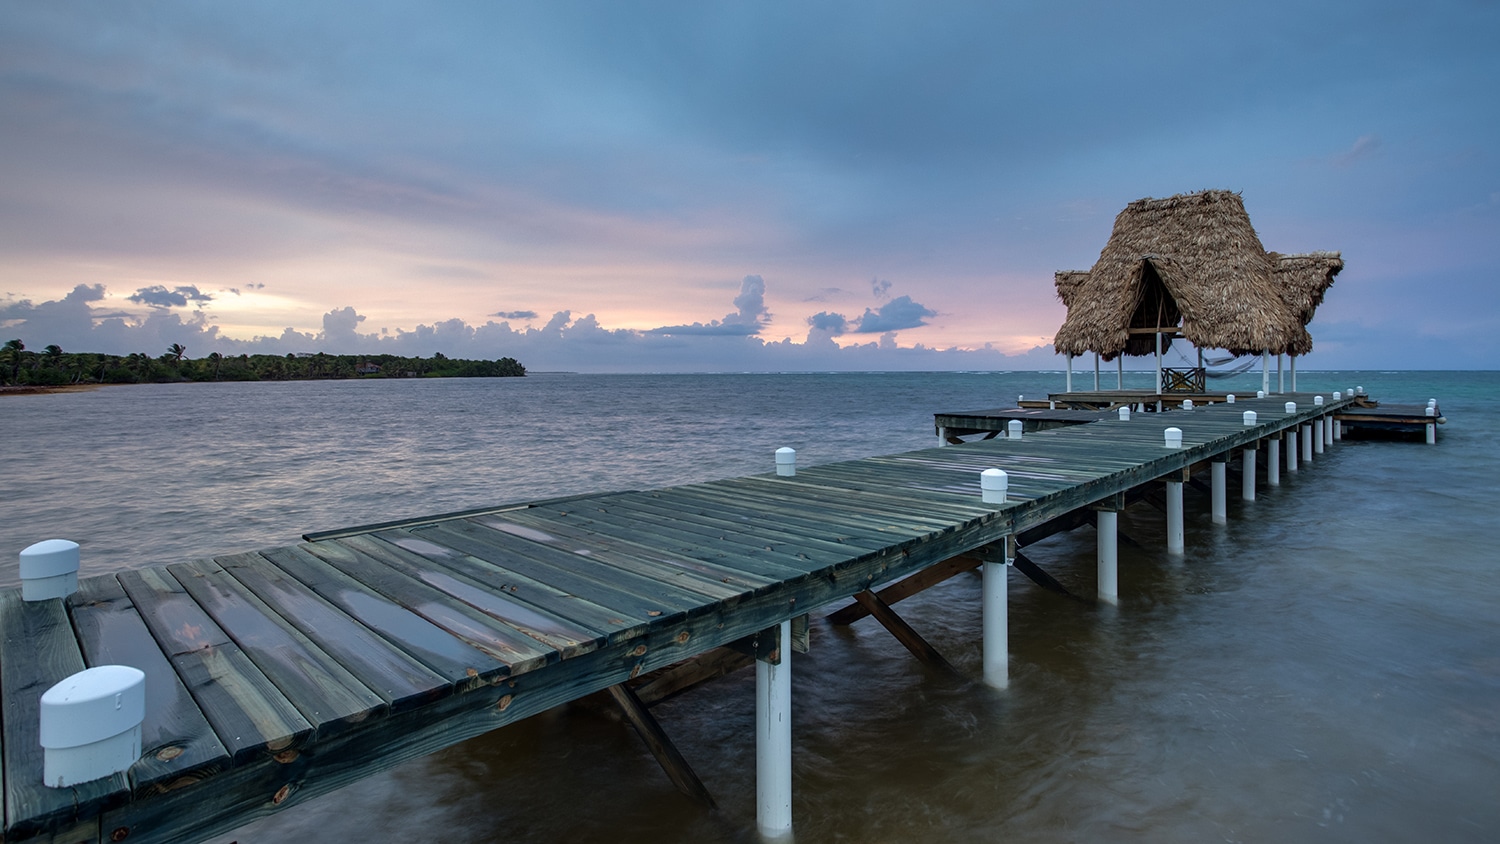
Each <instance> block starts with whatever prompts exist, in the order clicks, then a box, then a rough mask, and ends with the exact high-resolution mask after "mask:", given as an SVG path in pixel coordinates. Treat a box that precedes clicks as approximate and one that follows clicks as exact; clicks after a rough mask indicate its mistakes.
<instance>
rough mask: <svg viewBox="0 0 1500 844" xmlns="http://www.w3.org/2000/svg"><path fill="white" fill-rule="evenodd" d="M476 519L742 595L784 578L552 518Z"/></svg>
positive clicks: (570, 549)
mask: <svg viewBox="0 0 1500 844" xmlns="http://www.w3.org/2000/svg"><path fill="white" fill-rule="evenodd" d="M474 521H476V522H478V523H479V524H482V525H484V526H485V527H487V528H490V529H492V530H498V531H504V532H506V533H514V534H516V535H517V536H520V537H523V538H525V539H530V540H531V541H533V542H546V543H550V544H555V545H556V546H557V547H559V548H562V549H564V550H566V551H568V552H569V553H572V554H577V555H578V556H582V557H603V558H606V559H610V558H616V557H618V558H620V559H630V560H640V561H643V562H647V563H653V564H656V565H659V566H663V567H665V568H667V569H669V570H670V569H680V570H684V571H690V572H693V573H695V574H697V575H699V577H701V578H703V579H706V580H711V581H715V582H718V583H722V584H724V586H725V588H727V589H731V590H734V591H735V592H736V593H738V594H743V593H746V592H751V593H753V592H759V591H763V590H765V589H768V588H772V587H774V586H776V585H777V584H779V583H780V582H781V578H780V577H779V576H776V575H770V574H765V573H763V572H760V571H754V572H751V571H746V570H745V569H743V568H730V567H728V566H718V565H714V564H712V563H705V562H703V561H702V560H695V559H693V558H691V557H684V556H682V555H680V554H673V553H671V552H668V551H663V550H661V549H659V548H652V547H650V546H646V545H639V544H637V543H634V542H630V541H628V540H621V539H616V538H614V537H611V536H606V535H604V534H600V533H594V532H591V531H586V530H582V529H579V528H578V527H576V526H574V525H563V524H558V523H557V522H555V521H551V520H542V519H528V518H526V516H525V515H524V514H520V513H514V512H511V513H505V514H502V515H495V516H484V517H481V518H477V519H475V520H474ZM725 600H731V599H729V598H726V599H725Z"/></svg>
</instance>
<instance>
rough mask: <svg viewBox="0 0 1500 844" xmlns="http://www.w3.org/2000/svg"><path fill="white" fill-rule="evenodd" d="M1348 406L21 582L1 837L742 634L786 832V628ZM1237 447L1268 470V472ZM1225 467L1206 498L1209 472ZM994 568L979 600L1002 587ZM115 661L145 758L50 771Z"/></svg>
mask: <svg viewBox="0 0 1500 844" xmlns="http://www.w3.org/2000/svg"><path fill="white" fill-rule="evenodd" d="M1288 399H1291V400H1294V401H1296V402H1297V405H1298V409H1297V410H1296V411H1294V412H1287V411H1286V410H1285V408H1284V402H1285V401H1286V400H1288ZM1350 401H1351V400H1350V399H1347V398H1346V399H1343V400H1342V401H1328V402H1327V403H1325V404H1323V405H1322V406H1314V405H1313V402H1312V396H1311V395H1309V394H1301V395H1296V396H1273V397H1270V398H1266V399H1260V400H1256V399H1248V400H1241V401H1239V402H1237V403H1235V404H1215V405H1212V406H1209V407H1202V408H1198V409H1195V410H1191V411H1182V410H1179V411H1170V412H1166V413H1141V414H1136V415H1135V417H1134V418H1133V419H1131V420H1129V421H1122V420H1119V419H1118V418H1116V417H1115V416H1113V415H1110V414H1103V415H1095V418H1096V419H1097V421H1094V422H1092V423H1090V424H1077V425H1071V426H1068V427H1062V428H1056V429H1052V430H1046V431H1034V432H1028V433H1026V434H1025V435H1024V436H1023V437H1021V438H1020V439H1010V438H996V439H988V440H985V441H979V442H971V443H964V444H962V445H956V446H948V447H939V448H931V449H926V450H920V451H913V452H908V453H904V454H893V455H887V456H879V457H870V458H865V459H861V460H854V461H847V462H840V463H832V464H826V465H821V466H813V467H804V468H798V469H797V470H796V471H795V474H794V475H792V476H781V475H778V474H775V473H770V474H765V475H757V476H751V477H743V478H734V479H729V480H721V481H714V482H710V483H700V484H691V485H686V486H680V487H672V488H667V489H659V490H650V491H639V492H620V493H602V494H596V495H589V496H583V497H576V498H571V499H564V500H554V501H547V502H536V503H528V504H520V505H512V506H504V507H494V508H489V509H481V510H473V511H468V512H465V513H460V514H448V515H444V516H435V517H430V518H426V519H419V520H412V521H406V522H401V523H390V524H384V525H375V526H370V527H364V528H351V529H349V530H344V531H335V532H329V533H324V534H317V535H311V536H309V537H308V539H309V541H307V542H304V543H302V544H298V545H294V546H289V547H281V548H271V549H265V550H260V551H255V552H250V553H237V554H226V555H221V556H215V557H212V558H206V559H201V560H196V561H191V562H179V563H174V564H161V565H154V566H150V567H146V568H141V569H139V570H134V571H126V572H119V573H115V574H107V575H98V576H90V577H85V578H83V579H82V580H81V581H80V585H79V589H78V591H77V592H76V593H74V594H72V595H71V596H69V597H67V598H65V599H52V600H46V601H32V602H26V601H23V600H22V598H21V595H20V592H19V590H16V589H11V590H6V591H4V592H0V629H3V637H4V638H3V651H0V698H3V707H0V716H3V746H0V755H3V761H4V764H3V780H0V788H3V794H4V838H3V840H4V841H6V842H17V841H26V840H53V841H70V842H71V841H120V840H126V839H127V838H128V840H130V841H131V842H136V841H162V842H165V841H174V842H178V841H193V840H201V839H202V838H204V837H207V836H209V835H212V834H215V833H217V832H221V831H224V830H227V829H231V828H233V827H235V826H238V825H240V824H243V823H246V822H248V821H250V820H252V819H254V818H256V817H258V816H261V815H264V814H268V813H272V812H276V811H279V810H281V809H282V808H284V807H286V806H289V805H293V804H295V803H298V802H300V801H302V800H305V799H307V798H309V797H312V796H314V795H318V794H322V793H326V792H329V791H331V790H334V789H336V788H338V787H340V786H342V785H345V784H347V783H350V782H352V781H355V780H357V779H360V778H362V777H365V776H368V775H370V774H372V773H375V772H377V771H380V770H383V769H386V768H389V767H391V766H393V765H396V764H398V763H400V762H402V761H404V760H407V759H411V758H413V757H416V756H419V755H422V754H426V753H430V752H432V751H435V750H438V749H440V748H442V747H446V746H449V745H452V744H455V743H457V742H460V741H462V740H464V739H466V738H469V737H471V736H474V735H478V734H480V733H484V732H486V731H489V730H493V729H495V728H497V727H500V726H503V725H505V724H507V723H511V722H514V721H517V720H519V719H522V718H525V717H527V716H529V715H532V714H535V713H538V712H542V711H544V710H547V709H551V708H553V707H555V706H558V705H560V704H564V703H567V702H569V701H571V700H575V699H577V698H580V697H582V696H584V695H588V694H592V693H594V692H598V691H600V690H604V689H609V688H612V687H623V686H622V684H625V683H626V682H627V681H629V680H631V679H632V678H637V677H639V676H640V675H642V674H643V673H646V672H651V671H653V670H656V669H659V668H662V667H664V666H669V665H672V664H674V663H678V662H680V661H682V660H684V659H687V658H689V657H693V656H696V655H699V654H703V653H704V652H707V651H709V650H711V649H715V648H719V647H721V646H726V645H735V646H737V647H740V648H742V649H745V650H746V651H747V652H749V653H751V654H753V655H754V656H755V657H756V658H757V659H758V660H759V665H758V671H761V670H764V671H765V672H766V673H765V675H764V676H763V677H762V685H761V689H762V691H763V694H762V695H761V700H760V701H759V704H760V706H761V711H762V712H766V711H770V712H772V713H773V714H774V713H776V712H778V711H779V712H780V714H779V715H775V717H774V718H772V719H770V720H767V719H766V718H764V717H762V718H761V719H760V723H761V727H762V735H761V740H762V741H763V742H768V743H769V744H768V745H766V746H769V747H771V748H772V749H771V750H769V751H766V750H764V749H763V750H762V752H763V754H767V757H766V758H768V759H769V763H770V767H769V768H768V767H764V766H763V767H762V768H760V775H759V776H760V779H761V780H762V788H763V789H765V788H767V787H768V786H767V785H766V782H767V781H768V780H769V781H776V780H778V779H779V778H780V777H781V776H782V774H780V773H778V771H782V770H784V772H785V777H786V780H787V782H786V783H785V784H783V785H775V786H774V787H771V791H770V792H769V793H762V794H761V795H760V797H759V798H758V799H759V800H760V803H759V817H760V818H761V825H762V831H763V832H766V833H767V834H771V835H775V834H779V833H781V832H785V831H786V830H789V828H790V762H789V758H790V756H789V754H790V727H789V719H788V716H787V714H786V712H785V711H784V709H783V710H777V709H776V707H777V706H779V705H780V704H778V703H776V701H777V699H778V698H777V695H778V694H784V693H785V689H786V683H788V682H789V681H790V677H789V675H787V674H784V673H782V674H777V673H775V672H776V671H777V670H780V669H782V668H789V663H790V660H789V655H788V653H787V650H788V648H787V647H786V645H787V644H788V642H787V639H786V637H787V635H788V630H789V626H788V624H787V622H789V621H790V620H791V619H794V618H796V617H799V616H803V615H805V614H807V613H808V612H810V611H813V610H818V609H819V608H822V607H825V606H827V605H829V604H831V603H833V602H836V601H846V600H847V599H849V598H851V597H853V596H856V595H857V594H860V595H868V594H869V593H868V592H867V591H866V590H870V589H871V588H872V587H879V586H882V585H884V584H888V583H891V582H893V581H896V580H898V579H901V578H903V577H906V576H908V575H912V574H915V573H919V572H922V571H923V570H925V569H928V568H929V567H933V566H935V565H936V564H938V563H942V562H944V561H947V560H950V559H952V558H954V557H956V556H959V555H975V554H977V555H979V556H981V557H982V558H983V559H984V560H985V566H986V568H989V566H991V565H998V566H1001V567H1003V566H1004V564H1005V561H1006V560H1007V559H1008V555H1007V554H1006V551H1005V549H1006V545H1007V543H1006V542H1005V540H1006V539H1007V537H1013V536H1015V535H1017V534H1018V533H1021V532H1024V531H1027V530H1029V529H1032V528H1036V527H1038V526H1041V525H1043V524H1045V523H1047V522H1049V521H1051V520H1053V519H1057V518H1059V517H1062V516H1065V515H1067V514H1070V513H1074V512H1076V511H1079V510H1080V509H1081V508H1088V507H1090V506H1093V507H1095V508H1097V509H1099V511H1100V512H1109V511H1111V510H1112V509H1113V510H1118V509H1119V508H1121V507H1123V502H1124V500H1125V495H1126V494H1127V493H1129V492H1130V491H1132V490H1135V489H1137V488H1139V487H1142V486H1143V485H1146V484H1150V483H1153V482H1156V481H1158V480H1163V479H1165V480H1167V481H1168V486H1169V487H1171V486H1173V485H1175V486H1176V487H1177V490H1176V491H1177V496H1178V498H1177V501H1178V508H1179V510H1178V524H1179V527H1180V520H1181V514H1180V501H1181V498H1180V496H1181V481H1182V480H1184V474H1185V473H1186V472H1187V471H1188V470H1189V469H1190V467H1192V466H1194V465H1195V464H1198V463H1200V462H1203V461H1209V462H1214V461H1218V462H1217V463H1215V465H1217V466H1220V467H1222V466H1223V461H1224V460H1226V459H1228V458H1229V457H1230V456H1233V455H1236V454H1239V453H1240V452H1241V451H1242V450H1245V449H1250V448H1255V447H1256V446H1257V445H1259V444H1261V443H1262V442H1265V443H1277V444H1279V443H1280V442H1281V441H1282V440H1283V439H1284V438H1285V439H1286V440H1287V442H1289V443H1290V442H1294V441H1295V440H1293V439H1292V438H1291V437H1285V436H1284V435H1285V434H1287V433H1292V434H1295V432H1297V431H1299V429H1303V428H1305V429H1307V430H1308V431H1309V432H1310V431H1311V429H1312V426H1313V425H1314V424H1315V423H1321V421H1322V420H1324V419H1327V418H1331V416H1330V414H1332V413H1333V412H1334V411H1336V410H1339V409H1342V408H1343V407H1345V406H1346V405H1347V404H1349V403H1350ZM1247 410H1253V411H1255V412H1256V414H1257V418H1256V421H1255V423H1254V424H1246V422H1245V421H1244V420H1243V418H1242V413H1243V412H1244V411H1247ZM1169 427H1176V428H1179V429H1181V431H1182V446H1181V448H1167V447H1164V444H1163V443H1164V440H1163V436H1164V434H1163V432H1164V430H1165V429H1167V428H1169ZM1308 436H1309V434H1304V435H1303V440H1302V442H1303V443H1308V442H1310V440H1309V439H1307V437H1308ZM1320 436H1321V435H1320ZM1330 438H1331V435H1330ZM1309 447H1310V446H1309ZM1321 448H1322V444H1321V441H1320V443H1319V447H1318V450H1319V451H1321ZM1289 451H1293V452H1294V451H1295V449H1290V448H1289ZM1251 455H1252V460H1253V452H1252V453H1251ZM1245 465H1247V466H1248V467H1249V468H1250V472H1249V474H1250V475H1251V476H1252V480H1251V482H1250V483H1251V486H1252V487H1253V477H1254V476H1255V474H1256V469H1255V466H1256V464H1255V463H1254V462H1252V461H1248V460H1247V462H1246V464H1245ZM991 468H999V469H1001V470H1003V471H1004V472H1005V473H1007V475H1008V491H1007V493H1006V496H1007V498H1006V501H1005V502H1004V503H995V504H989V503H984V502H983V501H982V499H981V494H980V473H981V472H982V471H983V470H986V469H991ZM1273 468H1274V466H1266V467H1265V468H1264V469H1263V471H1267V472H1269V471H1271V470H1272V469H1273ZM1215 483H1216V488H1215V495H1216V506H1217V504H1218V503H1219V501H1218V499H1219V498H1221V497H1222V493H1221V487H1222V476H1221V475H1220V474H1219V473H1218V472H1217V471H1216V473H1215ZM1169 501H1170V496H1169ZM1169 517H1170V513H1169ZM1112 523H1113V522H1112V521H1111V522H1110V524H1112ZM1100 524H1101V526H1102V525H1103V524H1105V523H1104V522H1102V521H1101V522H1100ZM39 538H41V537H39ZM1110 541H1111V542H1112V541H1113V539H1112V535H1111V540H1110ZM1111 547H1112V546H1111ZM1102 549H1103V545H1102V543H1101V554H1103V550H1102ZM85 565H86V560H85ZM999 571H1000V573H1001V575H1002V576H1001V577H1000V578H998V580H999V586H998V588H1000V589H1001V590H1002V591H1001V592H1000V593H999V595H1000V598H999V606H998V608H997V609H991V607H992V606H993V605H992V604H989V603H987V604H986V606H987V609H986V612H987V614H990V615H989V616H987V618H986V619H985V620H984V631H985V634H984V635H985V647H986V654H985V665H986V680H988V681H990V682H991V683H992V685H999V686H1003V684H1004V677H1003V672H1004V670H1005V662H1004V660H1005V647H1004V601H1003V598H1004V592H1003V588H1004V577H1003V574H1004V569H1003V568H1000V569H999ZM1103 572H1104V570H1103V568H1102V564H1101V578H1103V576H1104V574H1103ZM986 574H987V577H986V587H985V588H986V590H987V591H986V598H987V600H988V599H989V598H991V596H992V595H993V594H994V592H993V589H994V588H996V587H994V586H993V585H992V579H991V578H990V576H989V572H987V573H986ZM1110 577H1113V571H1112V570H1111V571H1110ZM1106 586H1107V585H1106V584H1105V583H1104V582H1103V580H1101V587H1100V588H1101V597H1102V598H1107V597H1108V594H1107V589H1106ZM1110 588H1112V585H1110ZM995 613H998V618H999V621H998V622H996V621H995V619H994V614H995ZM996 623H998V624H999V628H998V629H999V635H1000V638H999V639H998V640H997V639H995V638H994V633H995V629H996V628H995V624H996ZM979 627H980V624H979V620H978V619H976V636H977V635H978V631H979ZM997 642H998V644H997ZM108 664H116V665H129V666H134V667H136V668H138V669H140V670H141V671H143V672H145V675H146V716H145V721H144V723H143V725H142V756H141V757H140V759H139V761H138V762H136V763H135V764H134V766H133V767H131V768H130V769H129V771H128V772H126V773H121V774H115V775H112V776H108V777H105V778H103V779H99V780H95V781H93V782H89V783H85V784H82V785H77V786H73V787H68V788H49V787H46V786H44V785H43V783H42V768H43V751H42V748H41V746H40V744H39V739H38V709H39V698H40V696H41V694H42V693H43V692H44V691H46V690H47V689H48V688H49V687H51V686H52V685H53V684H55V683H57V682H58V681H60V680H62V679H64V678H66V677H68V676H69V675H72V674H74V673H75V672H78V671H81V670H83V669H84V668H86V667H91V666H99V665H108ZM994 672H999V674H998V675H996V674H995V673H994ZM767 678H769V679H767ZM768 708H769V709H768ZM776 719H779V720H780V722H786V723H785V724H782V723H779V722H777V720H776ZM778 741H780V742H783V744H781V745H778V744H777V742H778ZM777 748H779V749H777ZM764 763H765V760H764V759H763V765H764ZM778 766H781V767H778ZM497 799H503V796H500V797H498V798H497ZM783 803H784V805H783Z"/></svg>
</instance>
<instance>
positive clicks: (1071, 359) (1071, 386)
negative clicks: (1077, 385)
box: [1063, 355, 1073, 393]
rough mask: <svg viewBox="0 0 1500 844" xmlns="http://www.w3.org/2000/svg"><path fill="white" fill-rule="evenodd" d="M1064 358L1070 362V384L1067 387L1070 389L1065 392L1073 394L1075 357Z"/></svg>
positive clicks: (1066, 356)
mask: <svg viewBox="0 0 1500 844" xmlns="http://www.w3.org/2000/svg"><path fill="white" fill-rule="evenodd" d="M1063 357H1065V358H1067V360H1068V382H1067V387H1068V388H1067V390H1065V391H1064V392H1068V393H1071V392H1073V356H1072V355H1063Z"/></svg>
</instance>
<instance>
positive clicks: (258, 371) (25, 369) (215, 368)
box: [0, 340, 526, 387]
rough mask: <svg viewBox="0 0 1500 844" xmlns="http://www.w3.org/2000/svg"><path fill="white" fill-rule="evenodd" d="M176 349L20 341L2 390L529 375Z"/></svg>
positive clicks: (514, 369) (475, 366)
mask: <svg viewBox="0 0 1500 844" xmlns="http://www.w3.org/2000/svg"><path fill="white" fill-rule="evenodd" d="M186 352H187V350H186V349H185V348H183V347H182V346H181V345H178V344H176V343H173V344H172V345H171V346H170V347H168V349H167V351H166V353H165V354H161V355H156V356H154V357H153V356H151V355H148V354H145V353H144V352H141V353H133V354H128V355H105V354H96V353H93V352H65V351H63V350H62V349H61V348H59V347H58V346H55V345H53V346H48V347H46V348H45V349H43V350H42V351H40V352H37V351H32V350H28V349H27V348H26V346H25V345H24V344H23V343H22V342H21V341H20V340H11V341H9V342H7V343H6V344H5V345H4V347H3V349H0V383H5V384H15V385H30V386H47V387H54V386H65V385H68V384H139V383H148V382H166V381H292V380H313V379H330V378H506V377H515V376H522V375H525V374H526V367H524V366H522V365H521V363H520V362H519V361H517V360H516V359H515V358H501V359H499V360H461V359H458V358H450V357H447V356H445V355H443V354H442V353H441V352H439V353H437V354H435V355H433V356H432V357H430V358H408V357H402V356H400V355H329V354H324V353H322V352H318V353H316V354H288V355H221V354H219V353H218V352H214V353H212V354H210V355H208V356H206V357H201V358H198V359H197V360H193V359H191V358H189V357H188V356H187V354H186Z"/></svg>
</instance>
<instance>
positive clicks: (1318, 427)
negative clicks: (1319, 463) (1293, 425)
mask: <svg viewBox="0 0 1500 844" xmlns="http://www.w3.org/2000/svg"><path fill="white" fill-rule="evenodd" d="M1312 434H1313V453H1314V454H1322V453H1323V417H1321V416H1319V417H1318V418H1317V419H1314V420H1313V421H1312Z"/></svg>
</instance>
